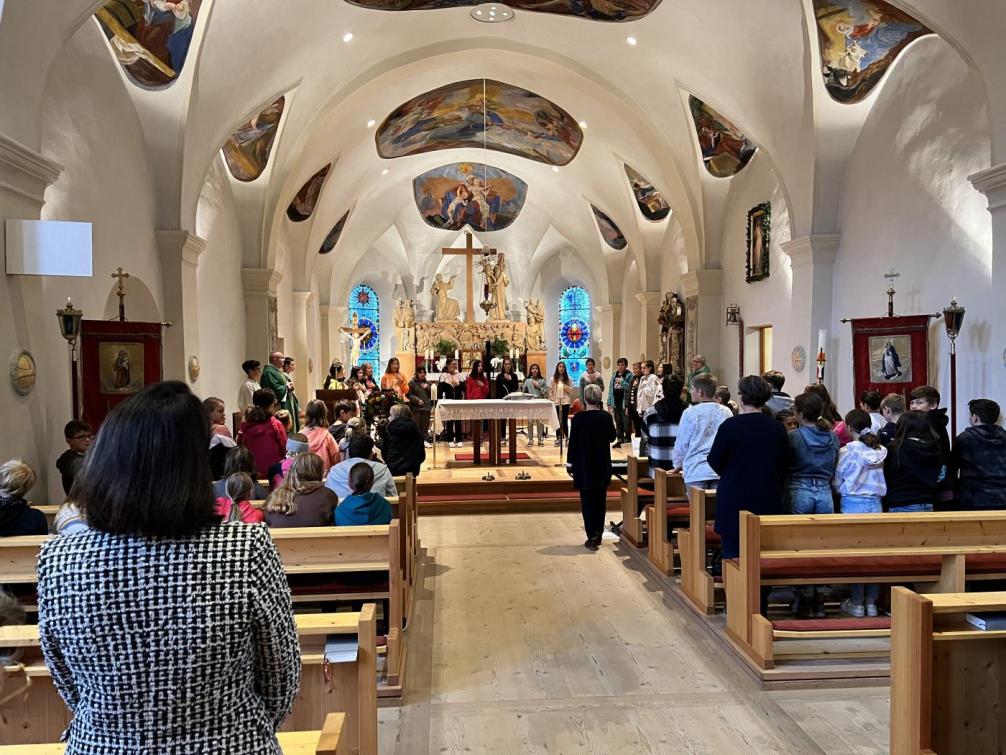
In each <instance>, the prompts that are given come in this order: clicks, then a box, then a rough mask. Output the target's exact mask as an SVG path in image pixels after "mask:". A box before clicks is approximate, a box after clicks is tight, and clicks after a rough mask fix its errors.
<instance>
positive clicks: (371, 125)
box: [367, 118, 377, 128]
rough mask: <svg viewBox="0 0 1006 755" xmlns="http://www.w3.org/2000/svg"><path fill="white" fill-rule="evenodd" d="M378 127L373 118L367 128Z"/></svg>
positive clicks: (368, 122)
mask: <svg viewBox="0 0 1006 755" xmlns="http://www.w3.org/2000/svg"><path fill="white" fill-rule="evenodd" d="M376 125H377V121H375V120H374V119H373V118H371V119H370V120H369V121H367V128H373V127H374V126H376Z"/></svg>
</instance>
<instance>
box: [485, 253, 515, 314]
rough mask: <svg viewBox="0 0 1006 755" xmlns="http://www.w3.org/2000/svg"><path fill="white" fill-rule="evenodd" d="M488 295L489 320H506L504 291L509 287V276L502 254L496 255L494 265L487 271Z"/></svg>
mask: <svg viewBox="0 0 1006 755" xmlns="http://www.w3.org/2000/svg"><path fill="white" fill-rule="evenodd" d="M486 278H487V282H488V284H489V289H490V294H491V295H492V304H493V306H492V309H490V310H489V319H490V320H506V319H507V304H506V290H507V286H509V285H510V275H509V273H508V272H507V268H506V258H505V257H504V255H503V253H502V252H501V253H500V254H497V255H496V264H495V265H493V267H492V268H491V269H489V271H488V273H487V275H486Z"/></svg>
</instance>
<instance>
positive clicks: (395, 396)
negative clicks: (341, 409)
mask: <svg viewBox="0 0 1006 755" xmlns="http://www.w3.org/2000/svg"><path fill="white" fill-rule="evenodd" d="M404 403H405V400H404V399H403V398H402V397H401V396H400V395H399V393H398V391H396V390H394V389H392V388H387V389H385V390H380V391H374V392H373V393H371V394H370V395H369V396H367V400H366V401H365V402H364V405H363V410H364V412H365V413H366V415H367V418H368V419H369V420H371V421H373V419H374V418H375V417H376V418H381V417H387V416H388V414H389V413H390V412H391V407H393V406H394V405H395V404H404ZM368 424H370V422H368Z"/></svg>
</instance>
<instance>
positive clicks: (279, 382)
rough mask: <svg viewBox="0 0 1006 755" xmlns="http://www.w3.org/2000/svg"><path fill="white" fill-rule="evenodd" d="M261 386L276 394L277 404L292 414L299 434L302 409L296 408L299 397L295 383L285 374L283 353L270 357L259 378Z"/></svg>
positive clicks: (275, 352)
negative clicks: (299, 410)
mask: <svg viewBox="0 0 1006 755" xmlns="http://www.w3.org/2000/svg"><path fill="white" fill-rule="evenodd" d="M259 385H261V386H262V387H263V388H268V389H269V390H271V391H272V392H273V393H274V394H276V404H277V405H278V406H280V407H282V408H283V409H286V410H287V411H288V412H290V417H291V419H292V420H293V428H294V432H298V431H299V430H300V417H299V416H298V414H299V412H298V411H297V410H298V409H299V408H300V407H298V406H296V403H297V397H296V396H294V394H293V382H292V380H291V379H290V378H289V377H288V376H287V374H286V373H285V372H283V352H281V351H274V352H273V353H272V354H270V355H269V364H267V365H266V366H265V367H264V368H263V369H262V377H261V378H259ZM291 404H292V405H293V406H291Z"/></svg>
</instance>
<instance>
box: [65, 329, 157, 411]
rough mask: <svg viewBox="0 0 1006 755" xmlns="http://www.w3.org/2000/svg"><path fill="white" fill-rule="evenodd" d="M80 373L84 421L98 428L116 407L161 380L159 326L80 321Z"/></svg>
mask: <svg viewBox="0 0 1006 755" xmlns="http://www.w3.org/2000/svg"><path fill="white" fill-rule="evenodd" d="M80 372H81V375H80V378H81V380H80V385H81V391H80V395H81V403H82V404H83V410H84V411H83V419H84V420H85V421H86V422H88V423H90V424H91V426H92V427H94V428H97V427H98V425H100V424H101V422H102V421H103V420H104V419H105V416H106V415H107V414H108V413H109V412H110V411H111V410H112V408H113V407H115V406H116V404H119V403H121V402H123V401H125V400H126V399H127V398H129V397H130V396H132V395H133V394H134V393H138V392H139V391H141V390H143V388H144V386H147V385H150V384H151V383H156V382H158V381H159V380H161V324H160V323H159V322H120V321H119V320H110V321H109V320H83V321H82V322H81V324H80Z"/></svg>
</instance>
